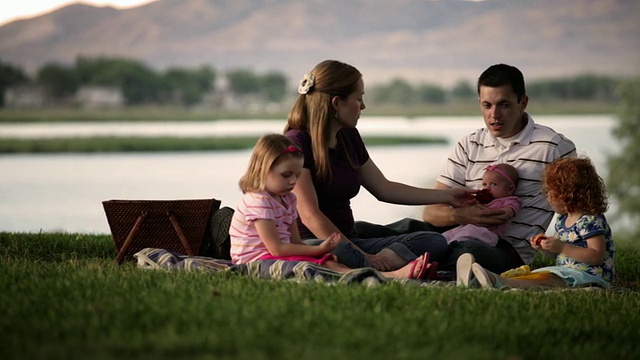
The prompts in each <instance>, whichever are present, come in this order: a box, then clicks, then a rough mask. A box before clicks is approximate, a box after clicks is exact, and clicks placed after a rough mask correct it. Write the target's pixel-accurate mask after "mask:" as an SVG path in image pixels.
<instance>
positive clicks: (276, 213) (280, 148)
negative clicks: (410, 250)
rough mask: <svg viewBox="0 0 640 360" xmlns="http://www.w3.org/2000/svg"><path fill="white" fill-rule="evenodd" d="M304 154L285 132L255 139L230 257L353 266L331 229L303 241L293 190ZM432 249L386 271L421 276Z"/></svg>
mask: <svg viewBox="0 0 640 360" xmlns="http://www.w3.org/2000/svg"><path fill="white" fill-rule="evenodd" d="M302 165H303V155H302V152H301V150H300V149H299V148H298V147H296V146H295V145H294V144H293V142H291V140H289V139H288V138H287V137H285V136H284V135H279V134H269V135H265V136H263V137H261V138H260V139H259V140H258V142H257V143H256V145H255V147H254V149H253V152H252V154H251V158H250V160H249V166H248V169H247V172H246V173H245V174H244V176H242V178H241V179H240V182H239V185H240V189H241V190H242V192H243V194H244V196H243V198H242V201H241V202H240V204H239V205H238V207H237V208H236V211H235V212H234V214H233V218H232V220H231V227H230V229H229V235H230V237H231V260H232V261H233V263H234V264H244V263H248V262H251V261H256V260H267V259H280V260H289V261H309V262H313V263H315V264H318V265H322V266H324V267H327V268H329V269H331V270H334V271H337V272H340V273H345V272H348V271H350V270H351V268H349V267H347V266H345V265H343V264H340V263H338V262H337V261H336V258H335V255H333V254H331V251H332V250H334V249H335V248H336V247H337V246H338V244H339V242H340V234H338V233H334V234H331V235H330V236H329V237H328V238H326V239H325V240H324V241H322V242H321V243H320V244H319V245H308V244H306V243H305V242H303V241H302V240H301V238H300V234H299V232H298V226H297V221H296V219H297V218H298V212H297V209H296V196H295V194H293V193H292V192H291V191H292V190H293V188H294V186H295V185H296V182H297V180H298V176H299V175H300V172H301V171H302ZM427 257H428V253H426V254H423V255H422V256H420V257H418V258H417V259H415V260H414V261H411V262H410V263H408V264H407V265H405V266H404V267H402V268H400V269H398V270H395V271H387V272H382V274H383V275H384V276H386V277H390V278H409V279H421V278H423V277H425V273H427V272H428V270H429V268H430V264H429V259H428V258H427Z"/></svg>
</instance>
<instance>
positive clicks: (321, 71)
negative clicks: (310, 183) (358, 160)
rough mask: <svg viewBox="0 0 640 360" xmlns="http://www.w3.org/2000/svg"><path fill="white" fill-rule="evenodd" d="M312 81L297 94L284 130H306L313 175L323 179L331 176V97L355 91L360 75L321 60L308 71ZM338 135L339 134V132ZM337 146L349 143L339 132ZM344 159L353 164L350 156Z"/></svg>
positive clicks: (334, 115)
mask: <svg viewBox="0 0 640 360" xmlns="http://www.w3.org/2000/svg"><path fill="white" fill-rule="evenodd" d="M310 74H311V75H313V77H314V83H313V85H312V86H311V87H309V89H308V91H307V92H306V93H305V94H300V95H299V96H298V99H297V100H296V102H295V104H294V105H293V108H292V109H291V111H290V112H289V115H288V117H287V126H286V127H285V130H284V131H285V132H287V131H289V130H291V129H297V130H301V131H306V132H308V133H309V135H310V136H311V147H312V151H313V160H314V162H315V164H316V176H317V177H318V178H319V179H321V180H323V181H329V180H330V179H331V167H330V164H329V141H330V136H331V134H330V129H331V122H332V121H333V120H334V119H335V118H336V111H335V109H334V108H333V106H332V104H331V99H332V98H333V97H334V96H338V97H340V98H341V99H346V98H347V97H348V96H349V95H351V94H352V93H353V92H354V91H355V90H356V86H357V84H358V81H359V80H360V79H361V78H362V74H361V73H360V71H358V69H356V68H355V67H353V66H351V65H349V64H345V63H343V62H340V61H336V60H325V61H323V62H321V63H319V64H318V65H316V66H315V67H314V68H313V70H311V72H310ZM339 134H340V133H339ZM338 144H339V145H338V148H342V149H346V148H348V147H349V144H348V143H347V141H346V140H345V139H343V138H342V137H341V136H340V135H339V136H338ZM345 156H347V160H348V161H349V163H350V164H351V166H352V167H353V166H355V165H354V162H353V160H352V159H350V158H348V155H347V152H345Z"/></svg>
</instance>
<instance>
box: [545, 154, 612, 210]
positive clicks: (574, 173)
mask: <svg viewBox="0 0 640 360" xmlns="http://www.w3.org/2000/svg"><path fill="white" fill-rule="evenodd" d="M542 190H543V191H544V193H545V194H547V196H548V195H549V192H552V193H553V198H554V199H555V200H557V201H559V202H561V203H562V204H563V205H564V207H565V208H566V209H565V210H566V211H583V212H584V213H585V214H590V215H595V214H604V213H605V212H606V211H607V208H608V207H609V204H608V201H607V189H606V187H605V184H604V180H602V178H601V177H600V176H599V175H598V173H597V171H596V168H595V166H593V163H592V162H591V160H590V159H589V158H586V157H580V158H560V159H556V160H555V161H553V162H552V163H550V164H549V165H547V166H546V168H545V169H544V173H543V174H542Z"/></svg>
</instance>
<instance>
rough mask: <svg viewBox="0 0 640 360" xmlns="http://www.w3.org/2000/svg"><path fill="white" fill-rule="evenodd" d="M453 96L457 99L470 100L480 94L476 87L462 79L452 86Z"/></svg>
mask: <svg viewBox="0 0 640 360" xmlns="http://www.w3.org/2000/svg"><path fill="white" fill-rule="evenodd" d="M451 96H453V98H454V99H456V100H469V99H473V98H475V97H477V96H478V93H477V91H476V89H475V88H474V87H473V85H471V83H470V82H469V81H467V80H460V81H458V82H457V83H456V84H455V85H453V88H451Z"/></svg>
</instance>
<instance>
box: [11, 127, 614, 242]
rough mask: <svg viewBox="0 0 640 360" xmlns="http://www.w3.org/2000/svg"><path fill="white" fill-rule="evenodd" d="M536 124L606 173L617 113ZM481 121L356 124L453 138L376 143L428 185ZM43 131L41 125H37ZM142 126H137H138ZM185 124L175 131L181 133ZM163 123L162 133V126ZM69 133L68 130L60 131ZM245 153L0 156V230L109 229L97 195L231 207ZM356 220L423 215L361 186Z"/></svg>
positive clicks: (227, 130) (399, 169) (393, 167)
mask: <svg viewBox="0 0 640 360" xmlns="http://www.w3.org/2000/svg"><path fill="white" fill-rule="evenodd" d="M536 120H537V121H538V122H539V123H545V124H548V125H550V126H552V127H554V128H555V129H556V130H558V131H559V132H562V133H564V134H565V135H567V136H568V137H570V138H571V139H573V140H574V141H575V143H576V145H577V147H578V149H579V152H581V153H584V154H586V155H589V156H591V157H592V158H593V160H594V163H595V164H596V167H597V168H598V171H599V172H600V174H601V175H603V176H604V175H606V156H607V154H609V153H610V152H611V151H615V150H616V147H615V146H616V144H617V142H615V141H614V139H613V137H612V136H611V134H610V130H611V128H612V126H613V124H614V120H613V118H612V117H611V116H599V117H586V119H585V117H561V118H558V117H546V118H537V119H536ZM282 124H283V123H282V122H280V121H246V122H242V121H227V122H197V123H180V124H176V123H166V124H153V126H151V125H149V124H140V123H136V124H129V125H126V124H122V123H119V124H117V125H118V126H114V125H111V124H109V125H106V126H105V127H104V128H103V127H100V126H97V125H99V124H67V125H65V127H64V131H63V130H60V129H62V128H63V127H56V128H57V129H58V130H55V131H54V130H52V129H51V128H48V127H47V126H44V125H38V126H33V127H31V126H26V127H24V125H23V127H22V128H20V127H18V126H11V127H7V126H6V125H1V126H0V137H1V136H17V135H16V134H18V133H20V134H21V135H20V136H35V135H34V134H36V133H38V131H44V132H45V133H48V134H50V135H52V136H53V134H54V133H55V134H58V135H57V136H68V135H69V132H70V131H71V132H75V133H74V134H79V133H82V134H83V136H88V134H89V133H90V132H91V131H93V133H92V134H93V135H95V132H96V131H97V132H110V131H114V129H116V128H118V129H119V130H118V131H121V132H118V134H120V135H123V134H124V135H131V132H125V129H126V130H127V131H140V132H141V133H144V134H147V135H154V134H155V135H159V134H164V132H165V131H170V133H172V134H176V135H177V134H180V135H183V136H194V135H192V134H197V136H203V135H207V134H205V133H207V132H210V133H208V134H215V135H218V136H220V134H226V136H233V135H246V134H256V135H258V134H262V133H265V132H279V131H281V130H282ZM479 126H482V120H481V119H480V118H477V117H467V118H423V119H400V118H395V119H388V118H386V119H376V118H363V119H361V120H360V123H359V125H358V128H359V129H360V131H361V132H362V134H363V136H365V137H366V136H371V135H376V134H392V133H395V134H404V135H412V134H413V135H420V136H425V135H434V136H444V137H446V138H447V139H449V140H450V141H451V144H450V145H411V146H397V147H371V148H370V149H369V150H370V153H371V156H372V158H373V160H374V161H375V162H376V164H377V165H378V166H379V167H380V168H381V169H382V171H383V172H384V173H385V175H386V176H387V177H388V178H390V179H392V180H398V181H403V182H406V183H409V184H412V185H417V186H432V185H433V184H434V182H435V178H436V176H437V175H438V173H439V171H440V168H441V167H442V164H443V163H444V161H445V159H446V156H447V154H448V152H449V150H450V148H451V146H452V144H453V142H455V141H456V140H457V139H458V138H459V137H461V136H463V135H464V134H466V133H468V132H469V131H470V130H473V129H475V128H477V127H479ZM36 129H37V131H36ZM134 129H138V130H134ZM153 129H155V130H153ZM177 129H179V130H177ZM160 130H162V131H160ZM60 134H64V135H60ZM249 152H250V151H249V150H241V151H213V152H197V153H192V152H190V153H153V154H87V155H84V154H74V155H11V156H0V231H16V232H38V231H40V230H42V231H53V230H64V231H69V232H89V233H108V232H109V230H108V225H107V222H106V218H105V217H104V212H103V209H102V204H101V202H102V201H103V200H109V199H188V198H209V197H214V198H217V199H220V200H222V202H223V204H224V205H228V206H235V204H236V203H237V201H239V199H240V197H241V193H240V191H239V190H238V187H237V181H238V179H239V177H240V176H241V175H242V173H243V172H244V170H245V167H246V163H247V160H248V157H249ZM353 207H354V210H355V213H356V216H357V218H359V219H366V220H369V221H375V222H382V223H384V222H390V221H394V220H397V219H399V218H402V217H407V216H410V217H419V216H420V212H421V208H420V207H411V206H397V205H390V204H382V203H380V202H378V201H377V200H375V199H374V198H373V197H372V196H371V195H370V194H368V193H367V192H366V191H365V190H363V191H361V193H360V194H359V195H358V196H357V197H356V199H354V202H353Z"/></svg>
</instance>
